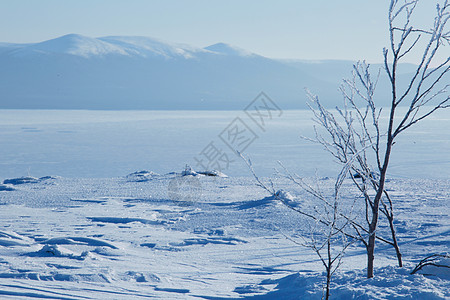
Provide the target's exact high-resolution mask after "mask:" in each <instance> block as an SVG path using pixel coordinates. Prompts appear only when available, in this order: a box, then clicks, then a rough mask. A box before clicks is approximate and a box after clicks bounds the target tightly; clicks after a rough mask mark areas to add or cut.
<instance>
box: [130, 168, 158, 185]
mask: <svg viewBox="0 0 450 300" xmlns="http://www.w3.org/2000/svg"><path fill="white" fill-rule="evenodd" d="M156 176H159V174H157V173H154V172H152V171H146V170H142V171H137V172H134V173H131V174H128V175H127V176H126V178H127V179H128V181H134V182H144V181H149V180H152V179H154V178H155V177H156Z"/></svg>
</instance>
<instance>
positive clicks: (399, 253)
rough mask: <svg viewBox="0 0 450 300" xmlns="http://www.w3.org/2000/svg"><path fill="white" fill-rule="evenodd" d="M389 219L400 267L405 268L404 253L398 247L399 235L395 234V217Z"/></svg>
mask: <svg viewBox="0 0 450 300" xmlns="http://www.w3.org/2000/svg"><path fill="white" fill-rule="evenodd" d="M387 219H388V221H389V227H390V228H391V234H392V242H393V244H394V249H395V253H396V254H397V261H398V266H399V267H400V268H401V267H403V261H402V253H401V252H400V247H399V246H398V242H397V235H396V233H395V227H394V216H393V215H391V216H389V217H388V218H387Z"/></svg>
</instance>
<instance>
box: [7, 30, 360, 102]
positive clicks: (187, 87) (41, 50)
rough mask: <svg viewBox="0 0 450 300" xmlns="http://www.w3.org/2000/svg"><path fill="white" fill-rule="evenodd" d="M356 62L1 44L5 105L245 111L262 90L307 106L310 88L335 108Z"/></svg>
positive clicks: (127, 45)
mask: <svg viewBox="0 0 450 300" xmlns="http://www.w3.org/2000/svg"><path fill="white" fill-rule="evenodd" d="M351 65H352V62H339V64H336V62H319V63H315V64H311V63H309V62H298V61H295V62H292V61H280V60H274V59H269V58H266V57H263V56H260V55H257V54H254V53H251V52H249V51H246V50H244V49H240V48H238V47H235V46H232V45H228V44H224V43H217V44H214V45H211V46H208V47H205V48H196V47H192V46H189V45H181V44H174V43H167V42H163V41H160V40H157V39H152V38H148V37H131V36H109V37H100V38H91V37H86V36H82V35H77V34H69V35H65V36H61V37H58V38H55V39H52V40H48V41H43V42H40V43H31V44H10V43H0V66H1V68H0V108H53V109H66V108H67V109H242V108H244V107H245V106H246V105H247V103H249V102H250V101H251V100H253V98H254V97H255V96H256V95H258V94H259V92H261V91H264V92H266V93H267V94H268V95H269V96H271V97H272V98H273V99H274V100H275V101H277V103H278V104H279V105H280V107H282V108H283V109H287V108H304V107H305V100H306V98H305V93H304V88H305V87H307V88H309V89H310V90H312V91H313V92H315V93H317V94H320V96H321V98H322V99H323V101H324V102H325V103H327V104H328V105H333V106H334V104H335V103H337V102H338V101H340V99H341V97H340V95H339V92H338V91H337V89H338V87H339V84H340V82H341V80H342V77H344V76H345V74H348V75H349V74H350V71H351Z"/></svg>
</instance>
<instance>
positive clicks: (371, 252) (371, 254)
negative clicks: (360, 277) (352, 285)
mask: <svg viewBox="0 0 450 300" xmlns="http://www.w3.org/2000/svg"><path fill="white" fill-rule="evenodd" d="M372 224H373V222H372ZM372 224H371V225H370V228H369V242H368V243H367V278H372V277H373V265H374V264H373V263H374V259H375V239H376V235H375V234H376V233H375V229H376V228H377V227H376V222H375V226H373V225H372Z"/></svg>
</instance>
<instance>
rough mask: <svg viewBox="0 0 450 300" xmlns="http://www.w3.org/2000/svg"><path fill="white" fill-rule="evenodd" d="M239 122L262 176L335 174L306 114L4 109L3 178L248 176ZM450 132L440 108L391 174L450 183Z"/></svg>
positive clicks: (405, 144) (400, 146)
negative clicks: (194, 172) (213, 172)
mask: <svg viewBox="0 0 450 300" xmlns="http://www.w3.org/2000/svg"><path fill="white" fill-rule="evenodd" d="M236 118H238V119H239V120H238V121H239V124H240V126H241V127H242V126H245V125H246V126H247V127H244V128H247V131H248V132H249V133H250V134H251V140H249V142H248V143H246V141H245V140H242V141H243V144H242V145H241V146H242V147H244V146H246V148H245V151H244V153H245V155H246V156H248V157H250V158H251V159H252V161H253V163H254V166H255V170H256V171H257V173H258V174H260V175H262V176H270V175H272V174H273V172H274V168H276V167H277V166H278V163H277V161H281V162H283V164H285V165H286V166H288V167H289V169H290V170H291V171H293V172H296V173H298V174H300V175H302V176H312V175H315V174H317V175H318V176H335V175H336V174H337V172H338V165H337V164H336V163H335V162H334V161H333V160H332V159H331V158H330V157H329V155H328V154H327V153H326V152H325V151H324V150H323V149H322V148H321V146H319V145H315V144H313V143H311V142H309V141H306V140H304V139H302V138H301V136H306V137H313V134H314V133H313V130H312V128H313V125H314V122H313V121H312V113H311V112H310V111H309V110H291V111H283V112H282V114H281V116H280V115H279V114H273V115H272V116H271V118H266V120H265V123H264V127H261V126H258V124H259V125H261V124H260V123H258V124H257V123H256V122H255V121H254V120H252V119H251V118H250V117H249V116H248V115H246V114H245V112H244V111H84V110H0V145H1V147H0V178H11V177H19V176H25V175H30V176H36V177H40V176H46V175H59V176H62V177H69V178H75V177H77V178H110V177H118V176H124V175H126V174H129V173H131V172H134V171H136V170H143V169H145V170H151V171H153V172H156V173H160V174H165V173H168V172H172V171H180V170H182V169H183V168H184V167H185V165H186V164H188V165H190V166H192V167H193V168H194V169H198V170H200V169H203V167H202V165H201V164H199V163H198V161H200V160H201V161H202V164H203V166H204V165H205V164H206V161H207V160H208V159H209V161H210V162H213V159H212V158H214V157H216V161H217V159H218V158H219V157H222V158H223V157H225V158H226V159H221V161H220V162H216V164H215V165H214V163H212V164H210V166H209V168H211V169H212V168H218V167H220V168H221V169H222V171H223V172H224V173H226V174H228V175H230V176H247V175H250V174H249V172H248V170H247V167H246V166H245V164H244V163H243V162H242V160H241V159H240V158H239V157H237V156H236V155H235V154H233V152H232V150H231V148H232V147H233V145H236V144H233V143H232V142H231V139H232V137H230V136H228V135H227V134H228V131H227V130H230V128H232V127H230V125H231V126H233V124H234V125H236V123H235V122H236V121H235V120H236ZM256 121H258V120H256ZM233 122H234V123H233ZM239 124H238V125H239ZM242 124H244V125H242ZM449 128H450V111H449V110H447V111H440V112H438V113H436V114H435V115H433V116H431V117H430V118H429V119H427V120H425V121H424V122H422V123H420V124H418V125H417V126H415V127H412V128H411V129H410V130H409V131H407V132H405V134H404V135H402V136H400V137H399V139H398V142H397V143H396V145H395V148H394V153H393V158H392V160H391V165H390V170H389V175H390V177H394V178H435V179H446V178H450V129H449ZM249 139H250V137H249ZM223 155H225V156H223Z"/></svg>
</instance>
